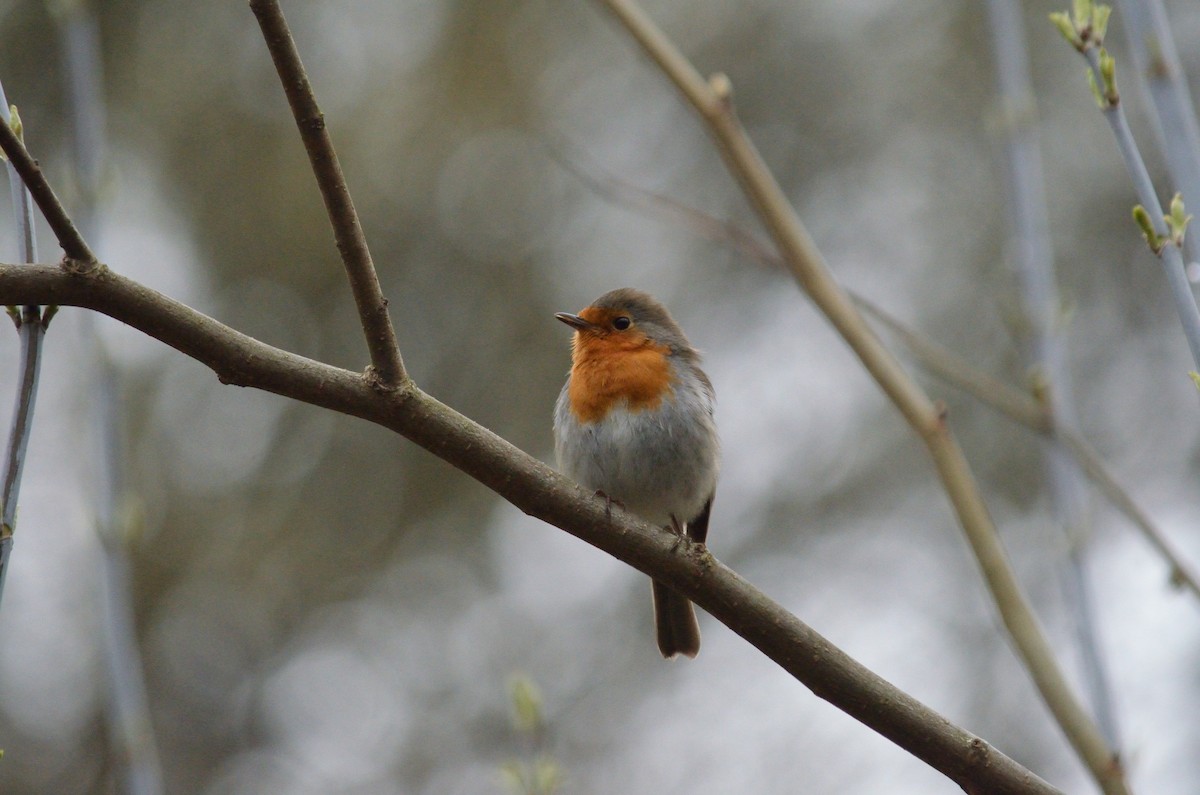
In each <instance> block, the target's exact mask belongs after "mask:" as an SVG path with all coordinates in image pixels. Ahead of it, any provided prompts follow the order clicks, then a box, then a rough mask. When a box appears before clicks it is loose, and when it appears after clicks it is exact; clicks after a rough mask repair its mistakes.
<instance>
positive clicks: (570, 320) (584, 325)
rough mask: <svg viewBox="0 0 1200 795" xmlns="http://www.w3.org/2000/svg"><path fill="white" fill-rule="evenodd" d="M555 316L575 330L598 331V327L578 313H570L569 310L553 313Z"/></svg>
mask: <svg viewBox="0 0 1200 795" xmlns="http://www.w3.org/2000/svg"><path fill="white" fill-rule="evenodd" d="M555 317H556V318H558V319H559V320H561V321H562V322H564V323H566V324H567V325H568V326H570V327H571V328H573V329H575V330H576V331H599V330H600V327H599V326H597V325H596V324H595V323H593V322H591V321H590V320H584V319H583V318H581V317H580V316H579V315H572V314H571V313H570V312H559V313H558V314H556V315H555Z"/></svg>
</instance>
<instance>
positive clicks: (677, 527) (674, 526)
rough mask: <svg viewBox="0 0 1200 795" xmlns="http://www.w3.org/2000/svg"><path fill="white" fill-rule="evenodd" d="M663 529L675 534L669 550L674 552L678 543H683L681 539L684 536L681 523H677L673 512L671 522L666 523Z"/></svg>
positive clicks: (677, 547)
mask: <svg viewBox="0 0 1200 795" xmlns="http://www.w3.org/2000/svg"><path fill="white" fill-rule="evenodd" d="M665 529H666V530H668V531H670V532H671V533H672V534H673V535H674V536H675V543H674V544H672V545H671V551H672V552H674V551H675V550H677V549H679V545H680V544H682V543H683V539H684V538H685V537H686V534H685V533H684V531H683V525H681V524H679V520H678V519H676V518H675V514H671V524H669V525H667V526H666V528H665Z"/></svg>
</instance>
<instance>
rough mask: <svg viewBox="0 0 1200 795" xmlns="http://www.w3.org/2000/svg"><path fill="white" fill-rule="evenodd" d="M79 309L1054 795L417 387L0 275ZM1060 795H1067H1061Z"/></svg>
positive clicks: (975, 781) (926, 741)
mask: <svg viewBox="0 0 1200 795" xmlns="http://www.w3.org/2000/svg"><path fill="white" fill-rule="evenodd" d="M30 302H32V303H40V304H50V303H53V304H62V305H67V306H81V307H86V308H89V309H93V310H96V311H98V312H102V313H104V314H106V315H108V316H110V317H113V318H116V319H117V320H120V321H121V322H123V323H126V324H128V325H130V326H132V327H134V328H136V329H138V330H140V331H142V332H144V333H146V334H148V335H149V336H151V337H154V338H155V339H158V340H160V341H162V342H164V343H166V344H167V345H170V346H171V347H173V348H175V349H176V350H178V351H180V352H181V353H183V354H185V355H187V356H190V357H192V358H194V359H196V360H198V361H200V362H202V363H204V364H206V365H207V366H208V367H210V368H212V370H213V371H214V372H215V373H216V374H217V376H218V378H220V379H221V381H223V382H225V383H229V384H236V385H240V386H247V387H254V388H257V389H263V390H266V391H269V392H273V393H275V394H278V395H283V396H285V397H289V398H293V399H295V400H300V401H303V402H305V403H310V404H312V405H315V406H320V407H322V408H326V409H330V410H333V411H337V412H341V413H343V414H349V415H352V416H355V417H360V418H362V419H365V420H368V421H369V422H373V423H376V424H378V425H381V426H383V427H385V428H389V429H391V430H393V431H395V432H396V433H398V434H400V435H402V436H404V437H406V438H408V439H410V440H411V441H413V442H416V443H417V444H418V445H420V446H421V447H423V448H425V449H426V450H428V451H430V452H432V453H433V454H434V455H436V456H438V457H439V458H441V459H443V460H445V461H447V462H448V463H450V464H451V465H452V466H454V467H456V468H457V469H459V470H461V471H463V472H465V473H466V474H467V475H470V476H471V477H473V478H475V479H476V480H478V481H479V482H480V483H482V484H483V485H485V486H487V487H488V488H490V489H492V490H493V491H495V492H496V493H497V494H499V495H500V496H501V497H503V498H504V499H506V500H508V501H509V502H511V503H512V504H513V505H515V506H517V507H518V508H520V509H521V510H522V511H524V512H526V513H527V514H530V515H531V516H535V517H537V518H539V519H542V520H544V521H546V522H548V523H550V524H552V525H555V526H557V527H560V528H562V529H563V530H566V531H567V532H569V533H571V534H572V535H574V536H576V537H578V538H580V539H581V540H583V541H585V542H587V543H589V544H591V545H593V546H595V547H597V548H598V549H600V550H602V551H604V552H607V553H608V554H610V555H612V556H614V557H616V558H618V559H620V560H622V561H624V562H625V563H627V564H629V565H631V566H633V567H634V568H637V569H638V570H640V571H642V572H644V573H646V574H648V575H650V576H652V577H653V578H655V579H657V580H660V581H662V582H665V583H667V584H669V585H670V586H671V587H672V588H674V589H676V590H678V591H679V592H680V593H682V594H684V595H686V596H687V597H688V598H689V599H691V600H693V601H695V602H696V603H697V604H699V605H700V606H701V607H703V608H704V609H705V610H707V611H708V612H709V613H710V614H711V615H713V616H714V617H715V618H717V619H718V620H719V621H721V622H722V623H724V624H725V625H726V626H728V627H729V628H730V629H732V630H733V631H734V632H736V633H738V634H739V635H741V636H742V637H743V638H745V639H746V640H748V641H749V642H750V643H752V644H753V645H754V646H756V647H757V648H758V649H759V650H761V651H762V652H763V653H764V654H766V655H767V656H768V657H769V658H770V659H772V660H774V661H775V662H776V663H777V664H779V665H780V666H781V667H782V668H783V669H784V670H786V671H788V673H790V674H791V675H792V676H794V677H795V678H796V679H797V680H799V681H800V682H802V683H803V684H804V685H806V686H807V687H809V688H810V689H811V690H812V691H813V692H814V693H816V694H817V695H818V696H820V697H821V698H823V699H825V700H826V701H829V702H830V703H831V704H833V705H835V706H837V707H838V708H839V709H841V710H843V711H845V712H846V713H847V714H849V715H851V716H853V717H854V718H856V719H857V720H859V721H861V722H862V723H864V724H865V725H867V726H869V727H870V728H872V729H874V730H875V731H877V732H879V733H880V734H882V735H883V736H885V737H887V738H889V739H891V740H892V741H893V742H895V743H896V744H897V745H899V746H900V747H902V748H904V749H906V750H908V751H909V752H911V753H912V754H914V755H915V756H917V757H918V758H920V759H922V760H924V761H925V762H927V763H928V764H929V765H931V766H932V767H934V768H935V769H937V770H940V771H941V772H943V773H944V774H945V775H947V776H948V777H950V778H951V779H952V780H954V781H955V782H957V783H958V784H959V785H960V786H962V787H963V789H964V790H966V791H968V792H987V793H996V794H1002V793H1026V794H1034V795H1053V793H1058V790H1056V789H1055V788H1054V787H1052V786H1050V785H1049V784H1047V783H1046V782H1044V781H1042V780H1041V779H1039V778H1038V777H1037V776H1035V775H1034V774H1033V773H1031V772H1029V771H1028V770H1026V769H1025V768H1023V767H1021V766H1020V765H1018V764H1017V763H1016V762H1014V761H1013V760H1011V759H1009V758H1008V757H1006V756H1005V755H1004V754H1002V753H1000V752H999V751H997V750H995V749H994V748H992V747H991V746H990V745H988V744H987V743H986V742H985V741H983V740H982V739H980V738H978V737H976V736H974V735H972V734H971V733H969V732H967V731H965V730H963V729H961V728H959V727H957V726H955V725H954V724H952V723H950V722H949V721H947V720H946V719H945V718H944V717H942V716H941V715H939V714H938V713H936V712H935V711H933V710H931V709H930V708H929V707H927V706H925V705H924V704H922V703H921V702H919V701H917V700H916V699H914V698H912V697H911V696H909V695H907V694H906V693H904V692H902V691H901V690H899V689H897V688H896V687H894V686H893V685H891V684H889V683H888V682H886V681H885V680H883V679H881V678H880V677H879V676H877V675H876V674H874V673H872V672H871V671H870V670H868V669H866V668H865V667H863V666H862V665H860V664H859V663H857V662H855V661H854V660H853V659H851V658H850V657H849V656H848V655H846V654H845V652H843V651H841V650H840V649H838V648H837V647H836V646H834V645H833V644H831V643H829V641H827V640H825V639H824V638H823V637H821V636H820V635H819V634H817V633H816V632H815V631H814V630H812V629H811V628H810V627H808V626H807V625H806V624H804V623H803V622H802V621H800V620H799V619H798V618H796V617H795V616H793V615H792V614H791V613H789V612H788V611H787V610H785V609H784V608H783V607H782V606H780V605H779V604H777V603H776V602H774V601H772V600H771V599H770V598H769V597H767V596H766V595H765V594H763V593H762V592H761V591H759V590H758V589H757V588H755V587H754V586H753V585H751V584H750V583H748V582H746V581H745V580H743V579H742V578H741V577H739V576H738V575H737V574H736V573H735V572H733V571H732V570H730V569H729V568H727V567H726V566H724V565H723V564H721V563H720V562H719V561H717V560H716V559H714V558H713V557H712V556H711V555H710V554H708V552H707V551H706V550H704V549H703V548H702V547H698V546H694V545H692V544H690V543H687V542H685V543H684V544H683V545H682V546H681V545H680V543H679V539H678V537H676V536H674V535H672V534H670V533H667V532H664V531H663V530H662V529H661V528H656V527H653V526H651V525H648V524H645V523H644V522H641V521H639V520H637V519H635V518H633V517H631V516H630V515H628V514H624V513H622V512H613V513H610V512H609V511H607V510H606V506H605V504H604V501H603V500H600V499H597V498H595V497H593V496H592V495H590V494H588V493H586V492H585V491H584V490H583V489H581V488H580V487H578V486H576V485H575V484H573V483H571V482H570V481H569V480H567V479H566V478H564V477H563V476H562V475H559V474H558V473H556V472H554V471H553V470H552V469H550V468H549V467H547V466H546V465H545V464H542V463H541V462H540V461H537V460H536V459H534V458H532V457H531V456H529V455H528V454H526V453H524V452H523V451H521V450H519V449H517V448H516V447H514V446H513V445H511V444H509V443H508V442H507V441H505V440H504V439H501V438H500V437H499V436H497V435H495V434H494V433H492V432H491V431H489V430H487V429H486V428H484V427H482V426H480V425H478V424H477V423H475V422H472V421H471V420H469V419H468V418H466V417H464V416H462V415H461V414H459V413H458V412H456V411H454V410H453V409H451V408H449V407H447V406H445V405H443V404H441V403H440V402H438V401H437V400H435V399H434V398H432V397H430V396H429V395H426V394H425V393H423V392H421V391H420V390H419V389H417V388H416V386H414V385H412V384H411V383H406V384H404V385H402V386H401V387H400V388H398V389H394V390H380V389H378V388H377V387H376V386H375V385H374V384H373V383H372V382H371V381H370V380H369V379H367V378H364V377H363V376H362V375H361V374H359V373H352V372H349V371H347V370H343V369H341V368H337V367H333V366H331V365H328V364H323V363H321V362H317V361H313V360H312V359H306V358H304V357H302V356H298V355H296V354H292V353H288V352H287V351H283V350H280V349H278V348H273V347H271V346H270V345H266V344H265V343H262V342H260V341H258V340H255V339H253V338H251V337H248V336H246V335H244V334H242V333H240V332H238V331H235V330H234V329H231V328H229V327H228V326H225V325H223V324H221V323H219V322H217V321H216V320H214V319H212V318H210V317H208V316H206V315H203V314H201V313H200V312H197V311H196V310H194V309H191V308H190V307H187V306H185V305H183V304H181V303H179V302H177V301H174V300H172V299H170V298H167V297H166V296H163V295H161V294H160V293H157V292H155V291H154V290H151V289H149V288H147V287H145V286H143V285H140V284H138V283H137V282H134V281H132V280H130V279H126V278H124V277H121V276H118V275H116V274H114V273H112V272H111V271H109V270H108V269H107V268H106V267H105V266H103V265H97V266H95V267H93V268H91V269H87V270H76V271H68V270H65V269H63V268H59V267H55V266H49V265H35V266H15V265H0V304H4V303H30ZM1060 795H1061V794H1060Z"/></svg>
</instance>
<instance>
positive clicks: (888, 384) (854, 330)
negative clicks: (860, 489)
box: [604, 0, 1128, 795]
mask: <svg viewBox="0 0 1200 795" xmlns="http://www.w3.org/2000/svg"><path fill="white" fill-rule="evenodd" d="M604 5H606V6H607V7H608V8H609V10H611V11H612V12H613V13H614V14H615V15H616V17H617V19H619V20H620V22H621V23H622V24H623V25H624V26H625V28H626V30H627V31H628V32H629V33H630V34H631V35H632V36H633V37H634V39H636V40H637V41H638V43H639V44H641V45H642V47H643V49H644V50H645V51H646V54H647V55H649V56H650V58H651V59H653V60H654V61H655V62H656V63H657V64H658V65H659V67H660V68H661V69H662V70H663V72H664V73H666V75H667V76H668V77H669V78H670V79H671V81H672V82H673V83H674V84H675V85H676V87H677V88H678V89H679V90H680V91H681V92H682V93H683V94H684V96H685V97H686V98H687V99H688V101H689V102H691V104H692V105H693V107H694V108H695V109H696V111H697V112H698V113H699V114H700V116H701V117H702V118H703V119H704V121H705V122H706V123H707V124H708V126H709V130H710V131H711V133H712V134H713V137H714V138H715V140H716V142H717V145H718V148H719V149H720V151H721V154H722V156H723V157H724V158H725V161H726V163H727V165H728V166H729V168H730V170H731V171H732V173H733V174H734V175H735V176H736V177H737V179H738V181H739V182H740V184H741V186H742V189H743V190H744V191H745V193H746V195H747V197H748V198H749V200H750V202H751V204H752V205H753V206H754V208H755V209H756V210H757V211H758V214H759V217H760V218H761V219H762V221H763V223H764V224H765V225H766V227H767V229H768V230H769V231H770V233H771V236H772V237H773V238H774V240H775V244H776V245H777V246H778V247H779V249H780V253H781V254H782V255H783V258H784V260H785V262H786V263H787V265H788V266H789V268H790V269H791V271H792V273H793V275H794V276H795V277H796V279H797V281H799V282H800V284H801V286H802V287H803V288H804V289H805V291H806V292H807V293H808V294H809V296H810V297H811V298H812V300H813V302H814V303H815V304H816V305H817V306H818V307H819V308H820V309H821V310H822V312H824V313H825V315H826V317H827V318H828V319H829V321H830V322H831V323H832V324H833V326H834V327H835V328H837V330H838V331H839V332H840V333H841V335H842V337H843V338H844V339H845V340H846V342H847V343H848V344H849V345H850V347H851V348H852V349H853V350H854V352H855V354H857V355H858V357H859V359H860V360H861V361H862V363H863V365H864V366H865V367H866V369H867V371H868V372H869V373H870V374H871V375H872V376H873V377H874V378H875V380H876V382H877V383H878V385H879V386H880V388H881V389H882V390H883V391H884V392H885V393H886V394H887V395H888V396H889V397H890V398H891V399H892V402H893V403H894V404H895V405H896V408H897V409H899V411H900V412H901V413H902V414H903V415H904V417H905V418H906V419H907V420H908V422H909V423H910V424H911V425H912V427H913V429H914V430H915V431H916V432H917V433H918V434H919V435H920V437H921V439H922V440H923V441H924V442H925V444H926V447H927V449H928V451H929V454H930V457H931V458H932V459H933V462H934V466H935V467H936V469H937V472H938V475H939V477H940V478H941V480H942V484H943V487H944V488H945V490H946V493H947V495H948V496H949V498H950V500H951V502H952V503H953V505H954V508H955V511H956V513H957V515H958V518H959V523H960V526H961V527H962V529H963V531H964V534H965V535H966V537H967V540H968V541H969V543H970V545H971V548H972V551H973V552H974V554H975V557H976V559H977V560H978V562H979V565H980V568H981V569H982V571H983V574H984V578H985V580H986V582H987V584H988V588H989V590H990V591H991V594H992V596H993V598H994V600H995V602H996V605H997V607H998V609H999V612H1000V615H1001V618H1002V619H1003V621H1004V624H1005V626H1006V627H1007V629H1008V632H1009V635H1010V636H1011V637H1012V638H1013V641H1014V644H1015V645H1016V647H1017V650H1018V651H1019V653H1020V655H1021V657H1022V659H1023V660H1024V661H1025V665H1026V668H1027V670H1028V671H1029V673H1030V675H1031V676H1032V678H1033V680H1034V682H1035V683H1036V684H1037V687H1038V690H1039V691H1040V692H1041V694H1042V698H1043V699H1044V700H1045V701H1046V704H1047V705H1048V706H1049V708H1050V711H1051V712H1052V713H1053V714H1054V716H1055V718H1056V719H1057V721H1058V723H1059V725H1060V726H1061V727H1062V729H1063V731H1064V733H1065V734H1066V735H1067V737H1068V739H1069V740H1070V742H1071V744H1072V745H1073V746H1074V748H1075V750H1076V752H1077V753H1078V754H1079V756H1080V758H1081V759H1083V760H1084V763H1085V764H1086V765H1087V767H1088V769H1089V770H1090V771H1091V773H1092V775H1093V777H1094V778H1095V779H1096V781H1097V783H1099V784H1100V786H1101V787H1102V788H1103V790H1104V791H1105V792H1106V793H1108V795H1117V794H1118V793H1121V794H1123V793H1127V792H1128V789H1127V787H1126V784H1125V781H1124V776H1123V774H1122V771H1121V767H1120V763H1119V760H1118V759H1117V757H1116V755H1115V754H1114V753H1113V752H1112V750H1111V749H1110V748H1109V747H1108V744H1107V743H1106V741H1105V739H1104V737H1103V735H1102V734H1101V733H1100V731H1099V730H1098V729H1097V727H1096V725H1095V723H1094V722H1093V721H1092V720H1091V718H1090V717H1089V716H1088V714H1087V711H1086V710H1085V709H1084V708H1083V707H1082V705H1081V704H1080V703H1079V700H1078V698H1077V697H1076V696H1075V694H1074V692H1073V689H1072V687H1071V685H1070V683H1069V682H1068V681H1067V679H1066V677H1065V676H1064V675H1063V672H1062V670H1061V669H1060V667H1059V665H1058V662H1057V660H1056V658H1055V655H1054V652H1053V649H1052V647H1051V646H1050V643H1049V641H1048V640H1047V639H1046V635H1045V632H1044V631H1043V629H1042V628H1041V625H1040V623H1039V621H1038V619H1037V617H1036V616H1035V615H1034V612H1033V610H1032V608H1031V607H1030V605H1029V603H1028V600H1027V599H1026V597H1025V595H1024V593H1023V592H1022V590H1021V587H1020V584H1019V582H1018V580H1017V577H1016V574H1015V573H1014V572H1013V570H1012V567H1011V566H1010V565H1009V563H1008V560H1007V556H1006V554H1005V552H1004V548H1003V546H1002V545H1001V543H1000V540H999V537H998V535H997V534H996V529H995V526H994V524H993V523H992V519H991V517H990V516H989V514H988V511H987V507H986V506H985V505H984V502H983V499H982V497H981V496H980V493H979V488H978V485H977V484H976V482H975V479H974V476H973V474H972V473H971V469H970V466H969V465H968V463H967V461H966V458H965V457H964V455H963V453H962V450H961V449H960V448H959V446H958V444H957V442H956V441H955V439H954V436H953V435H952V434H951V432H950V429H949V426H948V425H947V423H946V417H945V412H944V408H943V407H940V406H939V405H937V404H935V403H934V402H933V401H932V400H930V398H929V397H928V396H927V395H925V393H924V392H923V391H922V390H921V388H920V387H919V386H918V385H917V383H916V382H915V381H913V379H912V378H910V377H909V375H908V374H907V373H906V372H905V370H904V368H903V367H902V366H901V365H900V363H899V362H898V361H897V360H896V359H895V358H894V357H893V356H892V354H891V353H890V352H889V351H888V350H887V348H885V347H884V346H883V345H882V344H881V343H880V342H879V340H878V338H877V337H876V336H875V335H874V333H873V332H872V331H871V329H870V327H869V326H868V325H867V323H866V321H865V320H864V319H863V317H862V315H861V314H859V312H858V311H857V309H856V308H855V307H854V304H853V302H852V301H851V300H850V297H849V296H848V295H847V294H846V292H845V291H844V290H842V288H841V287H840V286H839V285H838V284H837V282H836V281H835V280H834V278H833V276H832V275H831V274H830V272H829V269H828V267H827V266H826V265H825V263H824V261H823V259H822V257H821V255H820V252H819V251H818V250H817V248H816V246H815V244H814V243H813V241H812V238H811V237H810V236H809V234H808V231H807V230H806V229H805V228H804V226H803V224H802V223H801V222H800V219H799V218H798V217H797V215H796V213H795V210H794V209H793V208H792V206H791V204H790V202H789V201H788V200H787V197H786V196H785V195H784V193H783V190H782V189H781V188H780V187H779V184H778V183H777V182H776V180H775V178H774V176H773V175H772V174H771V172H770V170H769V169H768V168H767V166H766V164H765V163H764V162H763V160H762V157H761V156H760V155H759V153H758V151H757V150H756V149H755V148H754V145H753V143H751V141H750V139H749V137H748V136H747V135H746V134H745V131H744V130H743V129H742V127H741V124H740V123H739V122H738V120H737V118H736V116H735V114H734V112H733V103H732V87H731V85H730V83H729V80H728V78H726V77H725V76H724V75H715V76H714V77H713V78H711V79H710V80H705V79H704V78H703V77H701V76H700V74H699V72H697V71H696V69H695V67H694V66H692V64H691V63H690V62H689V61H688V60H687V58H686V57H685V56H684V55H683V54H682V53H681V52H680V51H679V50H678V48H677V47H676V46H675V45H674V43H673V42H671V41H670V40H669V39H668V38H667V37H666V35H664V34H663V32H662V31H661V30H659V28H658V27H657V26H656V25H655V24H654V23H653V22H652V21H651V20H650V18H649V17H648V16H647V15H646V14H645V12H644V11H642V9H641V8H640V7H639V6H638V5H637V3H635V2H632V0H604Z"/></svg>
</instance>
